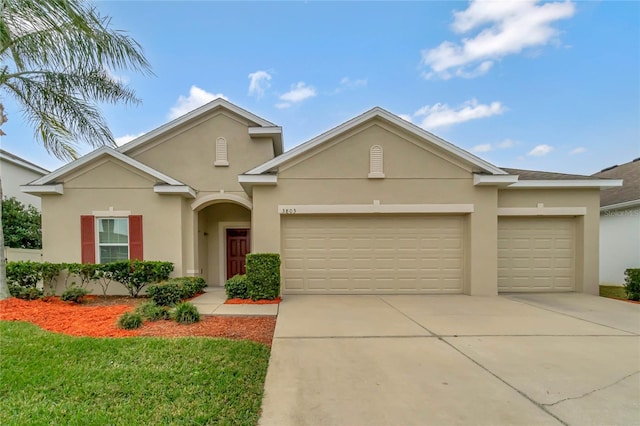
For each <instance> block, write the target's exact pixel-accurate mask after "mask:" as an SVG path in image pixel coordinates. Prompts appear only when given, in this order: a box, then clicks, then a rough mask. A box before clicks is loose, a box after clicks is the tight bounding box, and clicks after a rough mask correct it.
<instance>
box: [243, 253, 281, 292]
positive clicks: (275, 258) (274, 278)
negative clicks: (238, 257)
mask: <svg viewBox="0 0 640 426" xmlns="http://www.w3.org/2000/svg"><path fill="white" fill-rule="evenodd" d="M246 262H247V266H246V269H247V295H248V296H249V297H250V298H251V299H253V300H258V299H270V300H272V299H275V298H276V297H278V296H279V295H280V255H279V254H277V253H249V254H247V257H246Z"/></svg>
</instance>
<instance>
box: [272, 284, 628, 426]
mask: <svg viewBox="0 0 640 426" xmlns="http://www.w3.org/2000/svg"><path fill="white" fill-rule="evenodd" d="M260 424H261V425H263V426H267V425H278V426H286V425H296V426H298V425H350V426H357V425H453V424H474V425H475V424H484V425H518V424H519V425H532V424H536V425H546V424H553V425H559V424H565V425H566V424H568V425H588V424H593V425H604V424H607V425H634V424H638V425H640V305H634V304H630V303H626V302H620V301H614V300H609V299H604V298H599V297H596V296H589V295H583V294H575V293H571V294H536V295H513V296H499V297H470V296H462V295H455V296H454V295H452V296H287V297H285V299H284V301H283V302H282V303H281V305H280V312H279V315H278V322H277V326H276V331H275V336H274V340H273V348H272V352H271V360H270V363H269V370H268V373H267V379H266V384H265V397H264V400H263V404H262V417H261V419H260Z"/></svg>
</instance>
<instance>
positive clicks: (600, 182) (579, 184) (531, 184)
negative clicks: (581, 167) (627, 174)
mask: <svg viewBox="0 0 640 426" xmlns="http://www.w3.org/2000/svg"><path fill="white" fill-rule="evenodd" d="M619 186H622V180H621V179H576V180H568V179H567V180H518V182H516V183H513V184H511V185H509V186H507V188H508V189H544V188H599V189H607V188H615V187H619Z"/></svg>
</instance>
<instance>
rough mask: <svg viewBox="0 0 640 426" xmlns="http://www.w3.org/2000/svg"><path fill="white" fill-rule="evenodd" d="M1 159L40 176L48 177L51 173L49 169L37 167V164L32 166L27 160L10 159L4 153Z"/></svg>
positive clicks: (0, 153) (0, 154) (0, 156)
mask: <svg viewBox="0 0 640 426" xmlns="http://www.w3.org/2000/svg"><path fill="white" fill-rule="evenodd" d="M0 158H2V159H3V160H4V161H7V162H9V163H13V164H15V165H16V166H20V167H23V168H25V169H28V170H31V171H32V172H35V173H38V174H40V175H46V174H47V173H49V170H47V169H43V168H42V167H40V166H36V165H35V164H32V163H30V162H28V161H26V160H23V159H21V158H17V157H10V156H8V155H5V154H3V153H2V152H0Z"/></svg>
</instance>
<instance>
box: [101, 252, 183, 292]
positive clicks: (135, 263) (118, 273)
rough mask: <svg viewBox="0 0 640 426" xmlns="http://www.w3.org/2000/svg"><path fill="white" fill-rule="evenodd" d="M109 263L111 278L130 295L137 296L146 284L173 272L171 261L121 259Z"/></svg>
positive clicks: (159, 279) (162, 278)
mask: <svg viewBox="0 0 640 426" xmlns="http://www.w3.org/2000/svg"><path fill="white" fill-rule="evenodd" d="M111 265H112V266H111V274H112V278H113V280H114V281H117V282H119V283H120V284H122V285H123V286H124V287H125V288H126V289H127V291H128V292H129V295H130V296H132V297H138V295H139V294H140V292H141V291H142V290H143V289H144V288H145V287H146V286H147V285H149V284H153V283H157V282H160V281H164V280H166V279H168V278H169V275H170V274H171V272H173V263H171V262H158V261H141V260H122V261H119V262H113V263H111Z"/></svg>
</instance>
